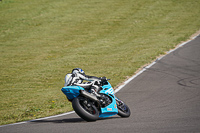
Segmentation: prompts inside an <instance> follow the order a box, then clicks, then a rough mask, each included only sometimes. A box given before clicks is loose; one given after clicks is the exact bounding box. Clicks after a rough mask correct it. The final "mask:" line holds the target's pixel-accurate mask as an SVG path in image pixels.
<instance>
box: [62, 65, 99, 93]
mask: <svg viewBox="0 0 200 133" xmlns="http://www.w3.org/2000/svg"><path fill="white" fill-rule="evenodd" d="M71 74H72V75H71V77H72V78H71V79H70V82H68V81H67V80H66V79H67V75H68V74H67V75H66V76H65V85H64V86H70V85H77V86H81V87H83V88H85V89H92V88H93V89H95V90H96V91H97V90H98V88H99V82H100V80H101V78H98V77H95V76H88V75H85V72H84V71H83V70H82V69H81V68H75V69H73V70H72V73H71ZM83 80H87V81H95V82H84V83H83Z"/></svg>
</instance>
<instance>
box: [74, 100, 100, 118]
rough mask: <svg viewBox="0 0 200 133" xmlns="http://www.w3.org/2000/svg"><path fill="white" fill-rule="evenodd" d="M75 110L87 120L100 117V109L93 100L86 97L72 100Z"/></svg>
mask: <svg viewBox="0 0 200 133" xmlns="http://www.w3.org/2000/svg"><path fill="white" fill-rule="evenodd" d="M72 107H73V109H74V111H75V112H76V113H77V114H78V115H79V116H80V117H81V118H82V119H84V120H86V121H96V120H97V119H98V118H99V111H98V110H97V108H96V106H94V105H93V104H92V102H91V101H89V100H88V99H86V98H84V97H76V98H74V99H73V101H72Z"/></svg>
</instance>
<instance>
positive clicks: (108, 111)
mask: <svg viewBox="0 0 200 133" xmlns="http://www.w3.org/2000/svg"><path fill="white" fill-rule="evenodd" d="M102 88H103V89H102V90H101V91H100V93H102V94H107V95H108V96H110V97H111V98H112V103H111V104H109V105H108V106H106V107H104V108H101V113H100V116H99V117H109V116H112V115H116V114H117V113H118V109H117V103H116V100H115V95H114V90H113V88H112V86H111V84H110V83H109V82H108V84H107V85H104V86H102Z"/></svg>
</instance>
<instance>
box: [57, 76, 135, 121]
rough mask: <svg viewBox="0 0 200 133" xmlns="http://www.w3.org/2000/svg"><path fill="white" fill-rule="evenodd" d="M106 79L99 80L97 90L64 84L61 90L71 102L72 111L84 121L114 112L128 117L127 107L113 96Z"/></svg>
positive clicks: (111, 114)
mask: <svg viewBox="0 0 200 133" xmlns="http://www.w3.org/2000/svg"><path fill="white" fill-rule="evenodd" d="M108 80H109V79H106V80H105V79H104V80H101V81H100V84H101V85H100V86H101V87H100V89H99V90H98V91H97V92H96V91H94V90H91V89H86V88H83V87H80V86H76V85H72V86H66V87H63V88H62V89H61V90H62V92H63V93H64V94H65V95H66V96H67V99H68V100H69V101H71V102H72V107H73V109H74V111H75V112H76V113H77V114H78V115H79V116H80V117H81V118H82V119H84V120H86V121H96V120H97V119H98V118H99V117H101V118H105V117H110V116H113V115H116V114H118V115H119V116H121V117H129V116H130V114H131V112H130V109H129V107H128V106H127V105H126V104H125V103H124V102H123V101H122V100H120V99H118V98H117V97H116V96H115V94H114V89H113V88H112V86H111V84H110V83H109V82H108Z"/></svg>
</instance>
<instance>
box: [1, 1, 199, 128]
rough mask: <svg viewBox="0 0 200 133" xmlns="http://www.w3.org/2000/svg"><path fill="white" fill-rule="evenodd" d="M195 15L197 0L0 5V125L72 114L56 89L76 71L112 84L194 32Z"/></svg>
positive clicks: (17, 2) (195, 29) (30, 2)
mask: <svg viewBox="0 0 200 133" xmlns="http://www.w3.org/2000/svg"><path fill="white" fill-rule="evenodd" d="M199 14H200V1H199V0H109V1H108V0H39V1H34V0H3V1H1V2H0V53H1V56H0V60H1V62H0V68H1V69H0V98H1V100H0V124H1V125H2V124H8V123H12V122H18V121H23V120H28V119H35V118H39V117H44V116H49V115H55V114H59V113H63V112H67V111H70V110H72V108H71V104H70V103H69V102H68V101H67V100H66V98H65V96H64V94H62V92H61V91H60V89H61V88H62V87H63V85H64V77H65V74H66V73H70V72H71V70H72V69H73V68H76V67H80V68H82V69H83V70H84V71H85V72H86V74H88V75H95V76H99V77H100V76H106V77H107V78H110V79H112V80H111V84H112V85H113V86H114V87H116V86H117V85H118V84H119V83H120V82H122V81H124V80H125V79H126V77H127V76H131V75H133V74H134V73H135V72H136V71H137V70H138V69H139V68H140V67H141V66H143V65H144V64H147V63H150V62H151V61H152V60H154V59H156V57H157V56H159V55H161V54H164V53H165V51H168V50H169V49H172V48H174V47H175V46H176V45H177V44H179V43H180V42H181V41H185V40H187V39H188V38H189V37H190V36H191V35H192V34H193V33H195V32H196V31H198V30H199V29H200V17H199ZM133 88H134V86H133Z"/></svg>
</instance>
